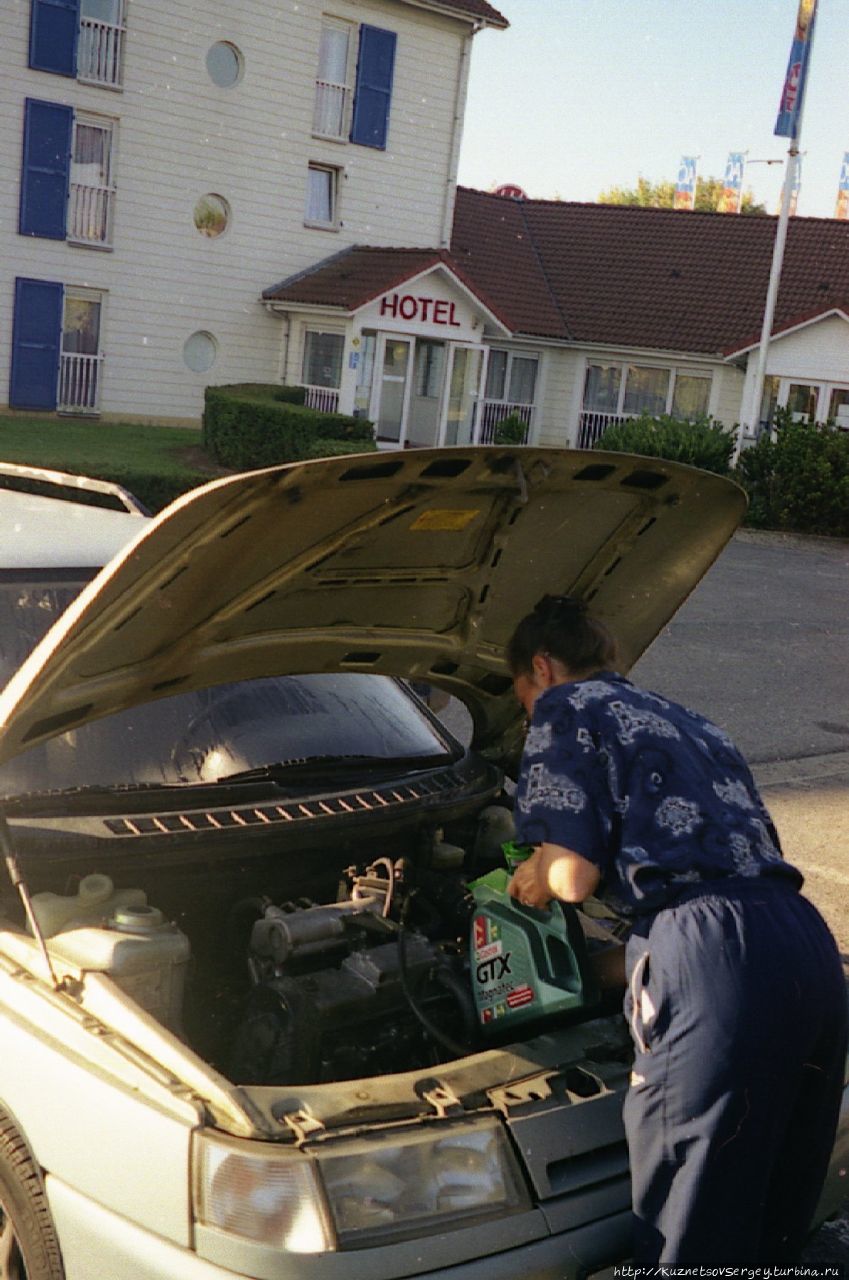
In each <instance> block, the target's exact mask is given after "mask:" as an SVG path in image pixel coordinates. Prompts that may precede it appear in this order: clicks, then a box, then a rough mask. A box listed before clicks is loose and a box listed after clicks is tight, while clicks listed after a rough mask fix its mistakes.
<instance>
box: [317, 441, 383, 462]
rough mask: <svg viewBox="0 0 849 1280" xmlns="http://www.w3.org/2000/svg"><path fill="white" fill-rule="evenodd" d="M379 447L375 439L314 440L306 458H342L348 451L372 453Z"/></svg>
mask: <svg viewBox="0 0 849 1280" xmlns="http://www.w3.org/2000/svg"><path fill="white" fill-rule="evenodd" d="M376 448H377V445H376V444H375V442H374V440H359V441H351V440H325V439H321V440H313V442H312V443H311V444H309V445H307V448H306V452H305V453H304V455H303V457H304V459H307V458H309V459H313V458H340V457H342V456H343V455H344V454H346V453H371V452H373V451H374V450H375V449H376Z"/></svg>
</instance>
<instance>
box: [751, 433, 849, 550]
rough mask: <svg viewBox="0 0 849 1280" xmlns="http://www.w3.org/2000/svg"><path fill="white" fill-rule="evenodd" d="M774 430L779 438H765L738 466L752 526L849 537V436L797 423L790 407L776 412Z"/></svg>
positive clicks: (753, 446) (755, 445) (765, 436)
mask: <svg viewBox="0 0 849 1280" xmlns="http://www.w3.org/2000/svg"><path fill="white" fill-rule="evenodd" d="M773 426H774V428H775V439H774V440H773V439H771V438H770V437H769V435H764V436H762V437H761V438H760V440H758V442H757V443H756V444H754V445H752V446H751V447H750V448H748V449H744V450H743V452H742V453H741V454H740V459H739V462H738V463H737V469H736V472H735V479H736V480H738V481H739V483H740V484H741V485H742V486H743V488H744V489H745V490H746V491H747V493H748V494H749V516H748V523H749V524H751V525H755V526H756V527H761V528H768V529H786V530H790V531H793V532H796V533H826V534H832V535H833V536H838V537H849V432H844V431H837V430H836V429H835V428H834V427H833V426H829V425H826V424H824V423H821V422H794V421H793V415H792V413H791V412H790V411H789V410H788V409H778V410H776V413H775V419H774V422H773Z"/></svg>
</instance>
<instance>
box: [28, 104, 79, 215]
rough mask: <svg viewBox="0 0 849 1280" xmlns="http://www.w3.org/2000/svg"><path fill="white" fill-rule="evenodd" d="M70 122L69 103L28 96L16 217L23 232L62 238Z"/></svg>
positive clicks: (67, 175) (71, 117)
mask: <svg viewBox="0 0 849 1280" xmlns="http://www.w3.org/2000/svg"><path fill="white" fill-rule="evenodd" d="M73 125H74V113H73V111H72V110H71V108H70V107H63V106H60V104H59V103H57V102H39V101H37V100H36V99H35V98H27V100H26V104H25V108H24V155H23V163H22V165H21V209H20V219H19V221H18V230H19V231H20V233H21V235H22V236H45V237H46V238H47V239H48V240H64V239H65V218H66V211H67V205H68V178H69V175H70V170H71V132H72V129H73Z"/></svg>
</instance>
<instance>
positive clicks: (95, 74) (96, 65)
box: [76, 0, 127, 92]
mask: <svg viewBox="0 0 849 1280" xmlns="http://www.w3.org/2000/svg"><path fill="white" fill-rule="evenodd" d="M79 23H80V25H79V42H78V46H77V77H76V78H77V79H78V80H79V81H80V82H81V83H82V84H93V85H97V86H98V87H99V88H101V89H114V90H118V91H119V92H120V91H122V90H123V87H124V46H125V44H126V37H127V0H118V21H117V22H101V21H100V20H98V19H96V18H90V17H88V16H87V15H86V14H84V13H83V12H82V7H81V8H80V19H79ZM86 50H89V62H90V64H92V70H91V71H90V73H89V74H85V69H83V70H82V71H81V70H80V62H81V60H84V59H85V56H86V53H85V51H86Z"/></svg>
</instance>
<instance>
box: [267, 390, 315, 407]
mask: <svg viewBox="0 0 849 1280" xmlns="http://www.w3.org/2000/svg"><path fill="white" fill-rule="evenodd" d="M306 398H307V389H306V387H278V388H277V390H276V391H275V392H274V399H275V400H280V401H282V402H283V404H304V403H305V401H306Z"/></svg>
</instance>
